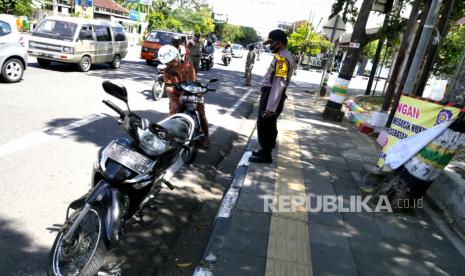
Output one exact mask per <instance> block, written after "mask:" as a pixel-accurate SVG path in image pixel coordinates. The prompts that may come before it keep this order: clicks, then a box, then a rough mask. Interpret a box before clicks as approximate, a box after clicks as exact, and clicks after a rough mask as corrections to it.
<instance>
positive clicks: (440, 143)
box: [372, 50, 465, 210]
mask: <svg viewBox="0 0 465 276" xmlns="http://www.w3.org/2000/svg"><path fill="white" fill-rule="evenodd" d="M464 59H465V50H464V51H463V53H462V60H461V63H460V65H459V66H458V67H457V70H456V73H455V76H454V79H453V82H452V85H451V87H450V90H449V94H448V95H447V96H446V98H445V99H446V100H448V102H449V103H456V104H457V103H458V104H460V106H461V107H463V104H464V99H465V62H464ZM463 148H465V117H464V115H463V113H462V114H461V115H459V118H458V119H457V120H456V121H455V122H454V123H452V125H451V126H450V127H449V128H447V129H446V130H445V131H444V132H443V133H442V134H440V135H439V136H438V137H437V138H436V139H434V140H433V141H432V142H431V143H430V144H428V145H427V146H426V147H424V148H423V149H422V150H420V151H419V152H418V153H417V154H416V155H415V156H414V157H412V158H411V159H410V160H408V161H407V162H406V163H405V164H404V165H402V166H401V167H400V168H399V169H397V170H395V171H394V172H393V174H392V175H391V177H389V178H387V179H386V180H385V181H384V182H383V183H381V184H380V185H379V187H378V190H377V191H376V192H375V194H374V195H375V197H374V198H373V199H372V200H373V201H372V202H377V198H378V197H379V196H383V195H384V196H387V197H388V199H389V200H390V203H391V206H392V207H393V209H394V210H401V208H398V207H399V203H400V202H402V203H403V202H406V201H407V202H410V204H409V205H410V206H412V205H413V204H412V203H413V201H414V200H417V199H419V198H421V197H423V196H424V194H425V193H426V191H427V190H428V188H429V186H430V185H431V183H433V182H434V180H436V179H437V178H438V177H439V176H440V175H441V172H442V170H443V169H444V168H445V167H446V166H447V165H448V164H449V162H450V161H451V159H452V158H453V157H454V155H455V154H456V153H457V152H458V151H459V150H462V149H463Z"/></svg>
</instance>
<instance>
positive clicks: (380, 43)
mask: <svg viewBox="0 0 465 276" xmlns="http://www.w3.org/2000/svg"><path fill="white" fill-rule="evenodd" d="M393 3H394V0H390V1H388V2H387V3H386V16H385V17H384V22H383V27H386V26H387V25H388V24H389V17H390V13H391V10H392V6H393ZM383 44H384V39H380V40H379V41H378V46H377V47H376V53H375V57H374V59H373V66H372V67H371V72H370V78H369V79H368V85H367V89H366V91H365V95H370V92H371V86H372V85H373V80H374V78H375V75H376V69H377V68H378V63H379V58H380V57H381V51H382V50H383Z"/></svg>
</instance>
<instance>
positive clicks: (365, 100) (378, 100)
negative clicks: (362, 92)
mask: <svg viewBox="0 0 465 276" xmlns="http://www.w3.org/2000/svg"><path fill="white" fill-rule="evenodd" d="M354 101H355V102H356V103H357V104H358V105H359V106H360V107H361V108H363V109H364V110H365V111H380V110H381V107H382V106H383V101H384V97H383V96H362V97H357V98H355V99H354Z"/></svg>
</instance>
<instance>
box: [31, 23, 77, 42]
mask: <svg viewBox="0 0 465 276" xmlns="http://www.w3.org/2000/svg"><path fill="white" fill-rule="evenodd" d="M77 26H78V25H77V24H76V23H71V22H67V21H60V20H51V19H45V20H43V21H42V22H40V23H39V26H37V27H36V28H35V29H34V32H33V33H32V35H33V36H40V37H48V38H53V39H60V40H65V41H72V40H73V37H74V34H75V32H76V29H77Z"/></svg>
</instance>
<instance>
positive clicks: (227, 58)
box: [221, 52, 232, 66]
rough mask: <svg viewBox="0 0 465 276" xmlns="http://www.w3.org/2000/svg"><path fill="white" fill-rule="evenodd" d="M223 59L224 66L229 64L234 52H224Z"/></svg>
mask: <svg viewBox="0 0 465 276" xmlns="http://www.w3.org/2000/svg"><path fill="white" fill-rule="evenodd" d="M221 59H222V60H223V64H224V66H228V65H229V64H230V63H231V59H232V54H231V53H230V52H223V56H222V58H221Z"/></svg>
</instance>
